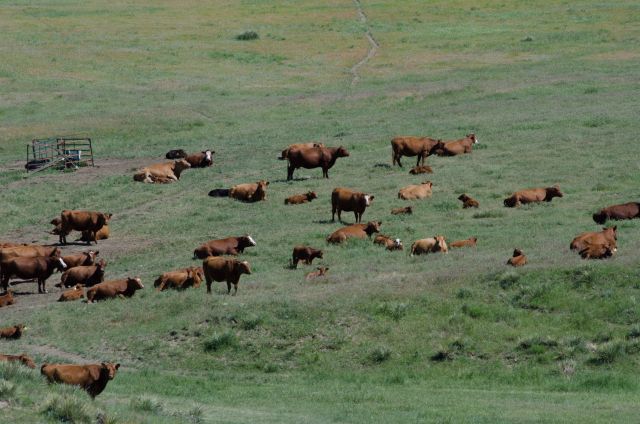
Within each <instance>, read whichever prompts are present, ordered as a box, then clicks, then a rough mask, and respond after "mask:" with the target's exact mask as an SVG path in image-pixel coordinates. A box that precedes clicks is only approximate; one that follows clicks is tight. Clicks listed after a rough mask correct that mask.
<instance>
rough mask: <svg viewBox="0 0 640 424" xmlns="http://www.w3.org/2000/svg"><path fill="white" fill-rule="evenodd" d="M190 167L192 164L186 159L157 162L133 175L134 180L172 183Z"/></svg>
mask: <svg viewBox="0 0 640 424" xmlns="http://www.w3.org/2000/svg"><path fill="white" fill-rule="evenodd" d="M189 168H191V165H190V164H189V162H187V161H186V160H185V159H178V160H175V161H173V162H163V163H157V164H155V165H149V166H147V167H145V168H142V169H140V170H139V171H138V172H136V173H135V174H134V175H133V180H134V181H140V182H143V183H172V182H175V181H178V180H179V179H180V175H181V174H182V172H183V171H184V170H185V169H189Z"/></svg>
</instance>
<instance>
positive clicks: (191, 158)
mask: <svg viewBox="0 0 640 424" xmlns="http://www.w3.org/2000/svg"><path fill="white" fill-rule="evenodd" d="M214 153H215V152H214V151H213V150H204V151H202V152H198V153H192V154H190V155H186V156H185V157H184V159H185V160H186V161H187V162H189V165H191V167H192V168H206V167H207V166H211V165H213V154H214Z"/></svg>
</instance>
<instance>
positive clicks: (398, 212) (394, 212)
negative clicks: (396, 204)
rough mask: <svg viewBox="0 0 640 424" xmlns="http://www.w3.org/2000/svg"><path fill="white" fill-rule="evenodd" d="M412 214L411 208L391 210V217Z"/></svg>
mask: <svg viewBox="0 0 640 424" xmlns="http://www.w3.org/2000/svg"><path fill="white" fill-rule="evenodd" d="M412 213H413V207H412V206H405V207H403V208H393V209H391V215H411V214H412Z"/></svg>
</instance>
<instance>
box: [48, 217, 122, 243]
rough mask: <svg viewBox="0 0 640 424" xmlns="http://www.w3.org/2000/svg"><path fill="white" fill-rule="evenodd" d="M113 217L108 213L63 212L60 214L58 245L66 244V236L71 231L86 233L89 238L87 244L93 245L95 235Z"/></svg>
mask: <svg viewBox="0 0 640 424" xmlns="http://www.w3.org/2000/svg"><path fill="white" fill-rule="evenodd" d="M112 216H113V215H112V214H110V213H102V212H93V211H76V210H64V211H62V213H61V214H60V218H61V230H60V244H67V235H68V234H69V233H70V232H71V231H74V230H75V231H80V232H82V231H88V232H89V237H88V239H89V240H88V241H87V244H91V242H92V241H93V242H94V243H96V244H98V242H97V241H96V233H97V232H98V231H100V229H101V228H102V227H104V226H105V225H107V224H108V223H109V221H110V220H111V217H112Z"/></svg>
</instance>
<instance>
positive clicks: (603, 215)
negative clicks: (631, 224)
mask: <svg viewBox="0 0 640 424" xmlns="http://www.w3.org/2000/svg"><path fill="white" fill-rule="evenodd" d="M634 218H640V203H637V202H629V203H623V204H621V205H613V206H608V207H606V208H603V209H600V210H599V211H598V212H596V213H594V214H593V220H594V221H595V222H596V223H598V224H600V225H602V224H604V223H605V222H607V220H609V219H613V220H621V219H634Z"/></svg>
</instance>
